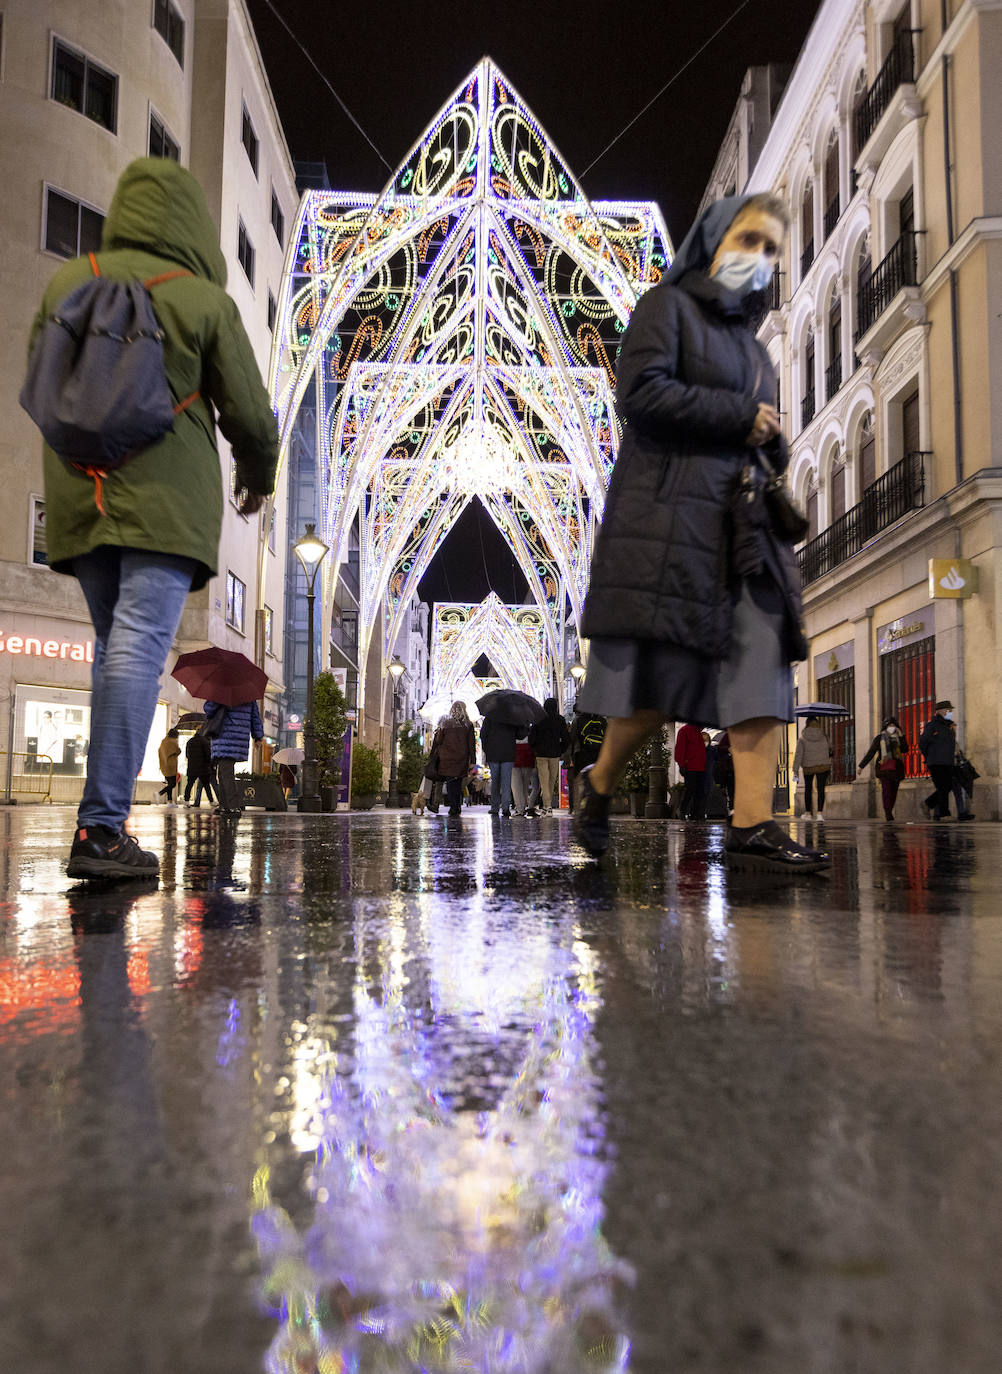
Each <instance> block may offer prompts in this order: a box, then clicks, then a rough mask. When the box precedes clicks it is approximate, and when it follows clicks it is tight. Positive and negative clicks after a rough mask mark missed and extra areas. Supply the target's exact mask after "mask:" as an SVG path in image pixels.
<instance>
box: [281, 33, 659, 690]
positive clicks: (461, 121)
mask: <svg viewBox="0 0 1002 1374" xmlns="http://www.w3.org/2000/svg"><path fill="white" fill-rule="evenodd" d="M670 257H671V245H670V242H669V240H668V235H667V232H666V230H665V227H664V223H663V221H662V219H661V215H660V212H659V210H658V208H657V206H656V205H654V204H652V203H641V202H637V203H618V202H617V203H612V202H596V203H594V204H593V203H591V202H589V201H588V199H587V198H586V196H585V195H584V193H583V191H582V190H581V189H580V187H579V186H578V184H577V182H576V181H575V180H574V177H573V176H572V174H571V173H570V171H569V169H568V168H567V166H566V164H565V163H564V162H563V160H562V159H561V157H560V155H559V154H558V153H557V151H556V149H555V148H554V147H553V144H552V143H551V142H550V140H549V139H548V138H547V137H546V135H545V133H544V132H543V130H542V128H541V127H540V125H539V123H538V122H537V120H536V119H535V117H534V116H533V115H532V113H531V111H530V110H529V109H528V108H527V107H526V105H525V104H524V102H523V101H522V100H521V99H520V98H519V97H518V95H517V94H516V93H515V91H514V90H513V89H512V88H511V86H510V85H509V84H508V82H507V81H506V80H505V78H504V77H503V76H502V75H501V73H500V72H499V71H498V70H497V68H496V67H495V66H494V64H493V63H492V62H491V61H490V60H489V59H484V61H482V62H481V63H480V64H479V65H478V66H477V67H476V68H475V70H474V71H473V72H472V73H471V75H470V77H469V78H468V80H467V81H465V82H464V83H463V85H462V86H461V87H460V88H459V89H458V90H457V92H456V93H455V95H454V96H453V98H452V99H451V100H450V101H449V102H448V104H447V105H446V106H445V107H444V108H443V109H442V111H441V112H440V114H439V115H438V116H437V117H436V119H435V120H434V121H433V123H432V124H431V125H430V127H429V128H428V130H427V131H426V133H425V134H424V135H423V137H422V138H421V140H420V141H419V142H418V144H417V145H416V146H415V148H414V149H413V151H412V152H411V154H410V155H409V156H408V157H407V159H406V160H405V161H404V163H403V165H402V166H401V167H400V169H399V170H398V171H397V173H396V174H395V175H394V177H393V179H392V181H391V182H390V183H389V185H388V186H387V187H386V189H385V190H384V192H383V193H382V195H380V196H378V197H376V196H364V195H355V194H351V193H347V192H320V191H315V192H309V193H307V194H306V195H305V196H304V197H303V201H302V204H301V206H300V211H299V216H298V219H297V222H296V225H295V228H294V232H293V235H292V238H291V240H290V249H289V258H288V261H287V272H286V277H285V282H284V286H283V294H282V301H281V310H280V317H279V318H280V321H281V323H280V326H279V329H278V331H277V333H276V341H275V346H274V349H273V356H272V370H271V379H270V380H271V388H272V394H273V397H274V400H275V406H276V411H277V414H278V421H279V429H280V435H281V440H282V449H283V453H284V452H285V451H286V450H287V448H288V446H289V444H290V442H291V440H292V436H293V431H294V428H295V426H296V423H297V418H298V417H299V416H300V414H301V412H303V411H308V412H309V419H308V420H307V419H306V417H305V416H304V432H307V431H308V432H309V433H310V439H311V442H315V444H316V452H317V463H318V472H319V473H320V476H321V482H320V486H321V511H320V521H321V524H322V527H323V536H324V539H325V540H326V542H327V543H329V544H330V545H331V547H332V549H333V550H334V553H335V557H334V558H332V559H331V560H329V563H328V565H327V568H326V569H325V578H326V582H325V586H324V592H323V606H324V616H325V619H324V621H323V622H322V623H325V624H326V623H327V618H328V617H329V614H330V606H331V593H332V579H333V577H334V575H335V573H336V569H337V567H338V565H339V564H340V563H341V562H342V561H343V560H344V558H345V557H346V555H347V548H348V536H349V531H350V529H351V527H352V523H353V521H354V520H355V518H356V515H357V516H358V518H359V527H360V528H359V540H360V555H359V556H360V580H361V596H360V600H361V606H360V616H359V620H360V625H359V652H360V655H361V656H362V658H363V659H364V658H365V657H366V656H367V654H368V650H369V647H370V645H371V644H373V643H375V642H378V641H374V639H373V635H374V633H375V631H376V628H377V626H378V628H379V632H380V633H381V635H382V644H381V647H382V651H383V654H384V655H388V652H389V648H390V646H391V645H392V644H393V642H394V640H395V637H396V634H397V630H398V628H399V625H400V622H401V617H402V616H403V614H404V612H405V608H406V607H407V605H408V604H409V602H410V600H411V597H412V596H413V595H414V593H415V591H416V590H417V585H418V582H419V580H420V578H421V576H422V575H423V573H424V572H425V570H426V569H427V567H428V564H429V562H430V561H431V559H432V557H433V556H434V554H435V551H436V550H437V549H438V548H439V546H440V545H441V543H442V541H443V539H444V538H445V536H446V535H447V533H448V532H449V530H450V529H451V527H452V525H453V524H454V522H455V520H456V518H457V517H458V515H459V514H460V512H461V511H462V510H463V508H464V507H465V505H466V504H467V503H468V502H469V501H470V500H471V499H473V497H474V496H476V497H478V498H479V499H480V500H481V501H482V502H483V503H484V505H485V506H486V508H487V510H488V511H489V512H490V514H491V516H492V518H493V519H494V520H495V521H496V523H497V525H498V527H499V529H500V530H501V532H502V533H503V534H504V535H505V537H506V539H507V540H508V542H509V543H510V545H511V547H512V549H513V550H514V552H515V555H516V557H517V558H518V561H519V565H520V567H521V568H522V571H523V572H524V574H525V576H526V578H527V580H528V583H529V587H530V591H531V595H532V597H533V599H534V600H535V602H536V603H537V605H538V606H539V607H541V608H544V610H545V616H544V621H545V628H546V634H547V637H548V640H549V650H550V655H551V658H552V660H553V661H557V660H558V659H559V651H560V645H561V640H562V629H563V622H564V617H565V614H566V611H567V608H568V607H570V609H571V610H572V611H573V612H574V613H575V614H577V613H579V612H580V606H581V601H582V598H583V595H584V591H585V588H586V586H587V581H588V565H589V557H590V550H591V545H592V539H593V534H594V527H595V524H596V522H597V520H598V519H599V518H600V516H601V511H602V506H603V502H604V497H605V490H606V486H607V483H608V477H609V473H610V471H611V468H612V464H613V461H614V459H615V454H616V451H617V446H618V441H619V430H618V422H617V419H616V415H615V410H614V405H613V384H614V378H613V365H614V361H615V356H616V350H617V347H618V341H619V337H620V335H621V333H622V331H623V330H624V329H625V327H626V322H627V320H628V319H629V316H630V312H631V310H632V308H633V306H634V304H635V302H636V299H637V297H638V295H639V294H640V293H641V292H642V291H643V290H645V289H646V288H647V287H649V286H651V285H653V284H655V283H656V282H657V281H658V280H660V278H661V275H662V273H663V271H664V269H665V267H666V265H667V263H668V262H669V261H670ZM313 416H315V417H316V422H315V423H314V422H313ZM361 687H362V683H361V682H360V690H361Z"/></svg>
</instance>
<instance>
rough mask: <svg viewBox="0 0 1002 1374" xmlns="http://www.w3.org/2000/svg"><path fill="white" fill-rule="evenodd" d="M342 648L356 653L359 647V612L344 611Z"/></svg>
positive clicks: (342, 617) (342, 616)
mask: <svg viewBox="0 0 1002 1374" xmlns="http://www.w3.org/2000/svg"><path fill="white" fill-rule="evenodd" d="M341 648H342V649H345V650H346V651H347V652H348V653H354V652H355V650H356V649H357V648H358V613H357V612H356V611H343V612H342V614H341Z"/></svg>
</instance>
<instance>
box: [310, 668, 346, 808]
mask: <svg viewBox="0 0 1002 1374" xmlns="http://www.w3.org/2000/svg"><path fill="white" fill-rule="evenodd" d="M347 728H348V706H347V703H346V701H345V699H344V693H343V692H342V691H341V688H340V687H339V686H338V685H337V680H336V678H335V677H334V674H333V673H318V674H317V676H316V677H315V678H314V679H313V750H314V756H315V758H316V761H317V785H318V787H319V788H320V804H321V806H322V807H323V809H324V811H333V810H334V808H335V806H336V804H337V801H336V791H337V785H338V782H339V781H340V779H341V755H342V752H343V750H344V732H345V730H346V729H347Z"/></svg>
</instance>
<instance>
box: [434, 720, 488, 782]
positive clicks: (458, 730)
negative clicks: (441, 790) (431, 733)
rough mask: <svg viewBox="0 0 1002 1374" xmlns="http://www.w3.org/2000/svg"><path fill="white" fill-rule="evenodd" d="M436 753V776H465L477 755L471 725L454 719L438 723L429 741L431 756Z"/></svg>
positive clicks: (475, 740) (474, 734)
mask: <svg viewBox="0 0 1002 1374" xmlns="http://www.w3.org/2000/svg"><path fill="white" fill-rule="evenodd" d="M436 754H437V755H438V767H437V769H436V770H435V775H436V777H438V778H465V777H466V775H467V773H468V772H469V771H470V768H471V767H472V765H473V763H474V761H475V760H476V757H477V736H476V732H475V731H474V729H473V726H472V725H463V724H462V723H461V722H460V721H458V720H457V721H455V722H452V723H450V724H449V725H440V726H439V728H438V729H437V730H436V731H435V738H434V739H433V740H432V742H431V758H432V759H434V758H435V755H436Z"/></svg>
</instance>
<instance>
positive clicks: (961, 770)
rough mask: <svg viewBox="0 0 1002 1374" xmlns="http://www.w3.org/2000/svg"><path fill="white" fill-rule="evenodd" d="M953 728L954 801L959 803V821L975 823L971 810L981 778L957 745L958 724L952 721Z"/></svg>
mask: <svg viewBox="0 0 1002 1374" xmlns="http://www.w3.org/2000/svg"><path fill="white" fill-rule="evenodd" d="M950 725H951V726H952V727H953V743H954V754H953V789H952V790H953V800H954V801H955V802H956V803H957V820H958V821H973V820H974V819H975V815H974V812H973V811H972V810H971V801H972V800H973V797H974V780H975V778H977V777H980V774H979V773H978V772H977V770H976V769H975V767H974V765H973V763H971V761H970V759H969V758H967V756H966V755H965V753H964V751H963V749H961V747H960V745H959V744H957V722H956V721H954V720H951V721H950Z"/></svg>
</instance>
